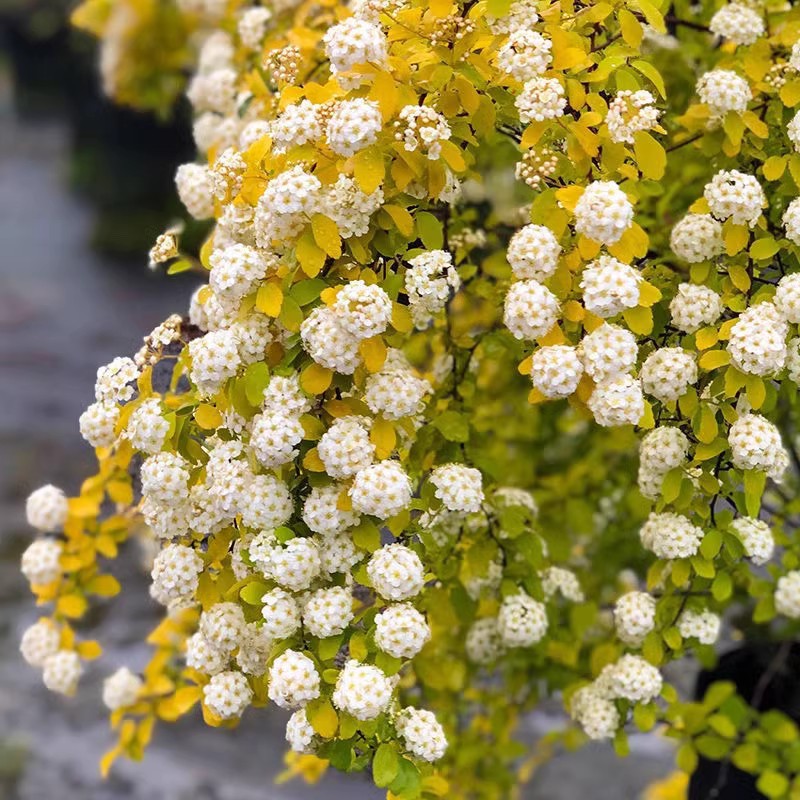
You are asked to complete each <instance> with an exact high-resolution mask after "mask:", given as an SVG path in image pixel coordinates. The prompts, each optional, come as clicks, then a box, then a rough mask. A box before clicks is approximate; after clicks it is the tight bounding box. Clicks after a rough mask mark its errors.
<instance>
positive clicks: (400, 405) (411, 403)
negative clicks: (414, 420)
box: [364, 351, 432, 420]
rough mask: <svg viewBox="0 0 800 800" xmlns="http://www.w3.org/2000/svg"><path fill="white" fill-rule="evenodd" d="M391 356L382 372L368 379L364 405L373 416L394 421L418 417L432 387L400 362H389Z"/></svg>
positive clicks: (403, 362)
mask: <svg viewBox="0 0 800 800" xmlns="http://www.w3.org/2000/svg"><path fill="white" fill-rule="evenodd" d="M391 352H392V351H390V353H389V355H388V356H387V359H386V363H385V364H384V366H383V369H382V370H381V371H380V372H377V373H374V374H372V375H370V376H369V377H368V378H367V383H366V386H365V389H364V402H365V403H366V404H367V405H368V406H369V409H370V411H372V413H373V414H380V415H382V416H383V417H384V418H385V419H391V420H395V419H402V418H403V417H409V416H412V415H414V414H417V413H419V411H420V410H421V409H422V407H423V400H424V398H425V396H426V395H427V394H429V393H430V392H431V390H432V387H431V385H430V383H429V382H428V381H427V380H425V379H424V378H419V377H417V376H416V375H415V374H414V372H413V370H412V369H411V367H410V366H409V365H408V363H407V362H405V361H404V360H403V359H394V360H391V359H390V356H391Z"/></svg>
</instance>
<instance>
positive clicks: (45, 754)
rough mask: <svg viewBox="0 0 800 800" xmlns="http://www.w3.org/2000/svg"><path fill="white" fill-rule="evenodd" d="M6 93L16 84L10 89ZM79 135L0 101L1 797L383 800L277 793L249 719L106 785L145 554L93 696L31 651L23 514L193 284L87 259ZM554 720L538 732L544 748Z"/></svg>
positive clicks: (626, 799) (600, 757) (594, 773)
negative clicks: (22, 649)
mask: <svg viewBox="0 0 800 800" xmlns="http://www.w3.org/2000/svg"><path fill="white" fill-rule="evenodd" d="M0 80H1V79H0ZM66 136H67V133H66V131H65V130H64V129H63V128H61V127H60V126H59V125H57V124H53V123H50V124H31V123H20V122H18V121H17V120H15V119H14V117H13V115H12V114H11V111H10V104H9V102H8V94H7V92H6V93H5V94H4V93H3V92H2V87H0V242H2V250H1V251H0V253H2V254H1V255H0V387H1V388H0V393H1V394H2V402H0V798H5V800H117V799H120V800H122V799H130V800H189V799H190V798H191V800H294V799H295V798H297V799H298V800H299V799H300V798H306V797H325V798H327V799H328V800H339V798H359V799H361V800H370V799H371V798H373V797H374V798H378V797H381V796H382V793H378V792H376V791H375V790H373V789H372V788H371V787H370V786H368V785H367V783H365V782H364V781H363V780H360V779H358V778H348V777H343V776H329V777H326V778H325V779H324V783H323V787H322V788H321V789H317V790H309V789H307V788H306V787H304V786H302V785H300V784H298V783H291V784H288V785H284V786H280V787H277V786H275V785H274V784H273V778H274V776H275V775H276V774H277V773H278V772H279V771H280V769H281V758H282V751H283V730H282V728H283V723H284V720H285V716H284V715H283V714H282V713H279V712H278V711H277V710H276V709H270V711H269V712H268V713H264V712H262V713H258V714H249V715H247V716H246V718H245V720H244V723H243V724H242V726H241V727H240V728H239V730H238V731H236V732H235V733H234V734H230V733H223V732H219V731H215V730H212V729H208V728H205V727H203V726H202V724H201V723H200V722H199V721H198V720H197V719H193V720H189V721H186V722H184V723H182V724H181V725H179V726H171V727H169V728H163V729H162V730H161V731H160V732H159V733H158V735H157V736H156V740H155V743H154V745H153V747H152V748H151V750H150V752H149V753H148V755H147V758H146V760H145V761H144V763H143V764H124V763H123V764H121V765H120V767H119V769H115V773H114V777H113V778H112V779H111V780H109V781H107V782H103V781H102V780H100V778H99V776H98V773H97V766H96V765H97V761H98V759H99V757H100V755H101V754H102V753H103V751H104V750H105V749H106V748H107V747H108V746H109V743H110V742H111V738H110V735H109V732H108V730H107V727H106V723H105V719H104V715H103V711H102V709H101V707H100V703H99V700H98V695H99V683H100V681H101V679H102V677H103V676H104V675H106V674H108V673H109V672H111V671H113V669H114V668H116V667H117V666H120V665H122V664H126V665H130V666H131V667H132V668H137V667H140V666H141V665H142V664H143V663H144V662H145V661H146V659H147V651H146V649H145V648H144V647H142V646H141V645H139V644H138V642H139V641H140V640H141V638H142V636H143V634H144V632H145V631H146V630H148V628H149V627H151V625H152V623H153V620H154V619H155V616H154V615H155V612H156V610H155V609H154V607H153V606H152V604H151V603H150V601H149V600H148V598H147V596H146V584H145V581H144V579H143V577H142V576H141V575H140V574H139V572H138V570H137V568H136V565H135V563H134V562H135V558H134V557H133V554H131V555H130V557H129V558H128V561H129V562H130V563H129V564H128V565H127V566H126V567H124V569H125V570H126V571H127V572H128V573H130V575H129V580H130V581H133V583H134V584H135V585H137V586H138V589H139V591H138V594H136V595H135V596H127V595H126V598H125V600H124V601H118V602H117V603H116V604H114V605H113V606H112V607H110V608H108V609H101V610H100V611H99V612H98V613H96V614H95V616H94V618H93V621H92V622H93V625H94V626H95V628H96V630H95V631H93V632H92V633H93V635H96V636H98V638H100V639H101V640H102V641H103V643H104V645H105V647H106V653H105V655H104V657H103V659H102V660H101V661H100V662H99V663H97V664H96V665H93V667H92V669H91V670H90V672H89V673H88V675H87V676H86V678H85V680H84V681H83V684H82V688H81V691H80V693H79V696H78V697H77V698H76V699H74V700H69V701H65V700H63V699H61V698H57V697H54V696H53V695H50V694H49V693H48V692H46V691H45V690H44V688H43V687H42V686H41V684H40V679H39V676H38V674H37V673H35V672H34V671H33V670H30V669H29V668H27V667H26V666H25V665H24V663H23V662H22V660H21V658H20V657H19V655H18V653H17V643H18V640H19V636H20V633H21V631H22V630H23V629H24V628H25V626H26V625H28V624H30V622H31V621H33V620H34V619H35V618H36V612H35V610H34V608H33V606H32V604H31V603H30V600H29V595H28V593H27V590H26V587H25V585H24V582H23V580H22V578H21V576H19V575H18V572H17V559H18V556H19V553H20V552H21V551H22V549H23V548H24V546H25V545H26V544H27V542H28V541H29V533H28V532H27V531H26V530H25V525H24V519H23V515H22V505H23V503H24V498H25V496H26V494H27V493H28V492H30V491H31V490H32V489H34V488H36V487H37V486H38V485H40V484H41V483H44V482H52V483H56V484H58V485H61V486H63V487H64V489H65V490H66V491H67V492H68V493H71V492H74V491H76V489H77V487H78V484H79V482H80V478H81V476H82V475H83V474H85V473H86V471H87V470H88V469H89V468H90V466H91V453H90V451H89V448H88V447H87V446H86V445H84V443H83V442H82V440H81V439H80V437H79V435H78V432H77V417H78V415H79V414H80V412H81V411H82V410H83V408H84V407H85V406H86V405H87V403H89V402H90V401H91V400H92V396H91V395H92V387H93V382H94V373H95V370H96V369H97V366H98V365H100V364H103V363H106V362H108V361H109V360H110V359H111V358H113V357H114V356H115V355H121V354H131V353H133V352H134V350H135V349H136V348H137V346H138V340H139V339H140V337H141V336H142V335H143V334H144V333H146V332H148V331H149V330H150V329H151V328H152V327H153V325H154V324H155V323H157V322H158V321H160V320H161V319H163V318H164V317H165V316H166V315H167V314H169V313H170V312H172V311H175V310H178V311H182V310H183V309H184V308H185V307H186V303H187V298H188V295H189V291H190V288H191V283H188V284H187V283H186V282H182V283H181V282H178V281H174V280H170V281H166V280H164V279H159V278H158V277H157V276H154V275H150V274H148V273H147V271H146V269H145V265H144V262H145V259H144V257H143V258H142V263H141V264H140V265H120V264H107V263H103V262H102V261H101V260H100V259H98V258H97V257H96V256H94V255H93V254H92V253H91V252H90V251H89V250H88V248H87V246H86V241H87V236H88V232H89V229H90V211H89V210H88V209H86V208H84V207H83V206H82V205H81V203H80V201H78V200H76V198H74V197H72V196H71V195H70V194H69V193H68V192H67V191H66V189H65V180H64V173H65V169H66V161H65V148H66ZM547 725H548V721H547V719H546V718H545V717H542V716H538V717H535V718H533V719H532V720H530V724H529V727H530V731H529V738H533V737H534V736H535V735H536V731H537V730H542V729H545V728H546V727H547ZM633 746H634V756H633V757H631V758H629V759H627V760H626V761H624V762H618V761H617V760H616V759H615V758H614V756H613V754H612V753H611V752H610V749H609V748H606V747H594V748H590V749H587V750H585V751H584V752H582V753H580V754H577V755H574V754H573V755H570V756H563V757H557V758H555V759H554V760H553V761H552V762H550V763H549V764H547V765H546V766H545V767H543V768H542V770H541V771H540V773H539V774H537V776H536V777H535V779H534V781H533V782H532V783H531V785H530V786H528V787H526V788H525V789H523V791H522V795H523V797H525V798H531V800H582V798H584V797H587V798H589V797H590V798H592V800H634V798H636V797H638V795H639V792H640V791H641V789H642V787H643V786H644V785H646V784H647V783H648V782H649V781H650V780H652V779H654V778H656V777H658V776H661V775H663V774H665V773H666V772H668V771H669V770H670V769H671V753H670V751H669V749H668V748H667V746H666V744H665V743H664V742H662V741H660V740H658V739H655V738H650V737H639V738H635V740H634V743H633Z"/></svg>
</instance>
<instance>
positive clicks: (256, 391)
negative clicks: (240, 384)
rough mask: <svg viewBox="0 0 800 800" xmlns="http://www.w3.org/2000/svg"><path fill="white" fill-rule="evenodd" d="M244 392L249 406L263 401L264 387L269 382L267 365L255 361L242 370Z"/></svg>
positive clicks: (258, 404) (257, 404)
mask: <svg viewBox="0 0 800 800" xmlns="http://www.w3.org/2000/svg"><path fill="white" fill-rule="evenodd" d="M243 380H244V393H245V395H246V396H247V402H248V403H250V405H251V406H256V407H258V406H260V405H261V403H262V402H263V401H264V389H266V388H267V385H268V384H269V367H268V366H267V365H266V363H265V362H263V361H256V363H255V364H250V366H249V367H248V368H247V369H246V370H245V372H244V378H243Z"/></svg>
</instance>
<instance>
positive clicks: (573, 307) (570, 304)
mask: <svg viewBox="0 0 800 800" xmlns="http://www.w3.org/2000/svg"><path fill="white" fill-rule="evenodd" d="M563 312H564V319H566V320H568V321H569V322H580V321H581V320H582V319H583V318H584V317H585V316H586V309H585V308H584V307H583V306H582V305H581V304H580V303H579V302H578V301H577V300H567V302H566V303H564V307H563Z"/></svg>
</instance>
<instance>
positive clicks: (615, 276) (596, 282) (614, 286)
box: [581, 255, 641, 318]
mask: <svg viewBox="0 0 800 800" xmlns="http://www.w3.org/2000/svg"><path fill="white" fill-rule="evenodd" d="M640 281H641V276H640V275H639V273H638V272H637V271H636V270H635V269H634V268H633V267H631V266H629V265H628V264H623V263H622V262H621V261H619V260H617V259H616V258H612V257H611V256H608V255H602V256H600V257H599V258H596V259H595V260H594V261H591V262H590V263H589V264H587V265H586V267H585V268H584V270H583V275H582V276H581V290H582V291H583V304H584V306H585V307H586V310H587V311H591V312H592V314H596V315H597V316H598V317H604V318H605V317H613V316H614V315H615V314H619V313H620V312H622V311H624V310H625V309H626V308H635V307H636V306H637V305H638V304H639V283H640Z"/></svg>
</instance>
